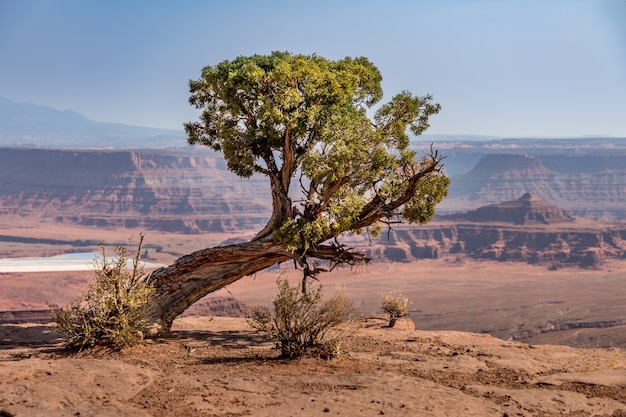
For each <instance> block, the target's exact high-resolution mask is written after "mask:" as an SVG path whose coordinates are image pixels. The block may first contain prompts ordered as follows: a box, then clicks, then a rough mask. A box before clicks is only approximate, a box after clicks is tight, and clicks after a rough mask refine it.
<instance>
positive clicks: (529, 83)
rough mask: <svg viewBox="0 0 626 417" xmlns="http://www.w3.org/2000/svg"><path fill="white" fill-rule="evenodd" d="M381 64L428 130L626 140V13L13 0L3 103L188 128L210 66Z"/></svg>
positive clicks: (6, 9)
mask: <svg viewBox="0 0 626 417" xmlns="http://www.w3.org/2000/svg"><path fill="white" fill-rule="evenodd" d="M273 50H281V51H284V50H287V51H290V52H293V53H303V54H311V53H317V54H318V55H321V56H324V57H327V58H331V59H336V58H342V57H345V56H366V57H368V58H369V59H370V60H371V61H372V62H374V64H376V65H377V66H378V68H379V69H380V70H381V72H382V75H383V78H384V81H383V88H384V90H385V97H386V99H388V98H390V97H391V96H392V95H393V94H395V93H397V92H399V91H401V90H409V91H411V92H413V93H414V94H418V95H422V94H427V93H431V94H433V95H434V97H435V100H436V101H438V102H439V103H441V105H442V107H443V109H442V111H441V113H440V114H439V115H437V116H435V117H434V118H433V119H432V123H431V129H430V130H429V131H428V132H427V133H446V134H478V135H494V136H551V137H554V136H581V135H593V134H600V135H613V136H626V0H554V1H551V0H520V1H515V0H497V1H496V0H475V1H472V0H467V1H461V0H456V1H455V0H430V1H426V0H423V1H420V0H402V1H400V0H399V1H393V0H387V1H380V0H376V1H372V0H359V1H341V0H332V1H326V0H316V1H310V2H303V1H273V0H264V1H260V0H250V1H245V0H229V1H225V0H224V1H220V0H215V1H209V0H206V1H156V0H150V1H149V0H145V1H129V0H119V1H118V0H106V1H85V0H41V1H39V0H0V96H4V97H7V98H9V99H11V100H14V101H18V102H31V103H39V104H45V105H49V106H52V107H55V108H57V109H60V110H65V109H71V110H74V111H77V112H79V113H82V114H85V115H86V116H88V117H90V118H92V119H95V120H102V121H110V122H120V123H127V124H136V125H142V126H153V127H164V128H175V129H181V128H182V124H183V123H184V122H186V121H189V120H195V119H196V118H197V114H198V112H197V111H196V110H195V109H193V108H192V107H191V106H190V105H189V104H188V102H187V98H188V86H187V84H188V81H189V79H190V78H194V79H195V78H198V77H199V75H200V71H201V69H202V67H204V66H205V65H214V64H217V63H219V62H220V61H223V60H225V59H233V58H235V57H236V56H239V55H251V54H255V53H259V54H266V53H269V52H271V51H273Z"/></svg>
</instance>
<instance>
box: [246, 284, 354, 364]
mask: <svg viewBox="0 0 626 417" xmlns="http://www.w3.org/2000/svg"><path fill="white" fill-rule="evenodd" d="M273 304H274V316H272V314H271V312H270V309H269V308H267V307H259V308H256V309H255V310H254V311H253V314H252V318H251V319H250V325H251V326H252V327H253V328H255V329H256V330H258V331H260V332H262V333H264V334H265V335H267V336H269V337H270V338H271V339H272V340H275V341H276V342H277V344H278V345H279V346H280V349H281V353H282V356H284V357H287V358H294V357H299V356H302V355H306V354H311V355H315V356H320V357H323V358H333V357H336V356H337V355H338V354H339V352H340V350H339V347H340V343H341V339H342V335H343V333H342V332H341V331H340V330H339V326H340V325H342V324H343V323H345V322H346V321H347V320H348V319H349V318H350V315H351V314H352V313H353V312H354V310H355V308H354V306H353V305H352V303H351V302H350V301H349V300H348V299H347V298H346V296H345V295H344V294H343V293H337V294H335V295H334V296H333V297H332V298H330V299H328V300H324V299H323V294H322V291H321V287H318V288H316V289H312V290H310V291H307V292H306V293H304V294H303V293H301V292H300V291H299V289H298V287H297V286H291V285H290V284H289V282H288V281H287V280H286V279H284V278H281V279H279V280H278V295H277V297H276V298H275V299H274V303H273Z"/></svg>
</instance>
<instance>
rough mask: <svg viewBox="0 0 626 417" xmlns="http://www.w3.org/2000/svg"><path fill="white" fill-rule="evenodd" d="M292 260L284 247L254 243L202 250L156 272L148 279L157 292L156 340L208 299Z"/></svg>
mask: <svg viewBox="0 0 626 417" xmlns="http://www.w3.org/2000/svg"><path fill="white" fill-rule="evenodd" d="M289 258H290V254H289V253H288V252H286V251H285V250H284V245H283V244H282V243H276V242H273V241H252V242H247V243H240V244H235V245H229V246H223V247H216V248H208V249H202V250H199V251H197V252H194V253H192V254H190V255H186V256H183V257H182V258H180V259H178V260H177V261H176V262H175V263H174V264H173V265H170V266H168V267H166V268H160V269H157V270H155V271H154V272H152V274H150V277H149V278H148V279H149V281H150V282H151V283H153V284H154V285H155V286H156V289H157V295H156V297H157V299H156V301H155V302H154V303H153V304H152V306H151V310H150V319H151V320H152V323H153V332H154V334H153V336H157V335H159V334H163V333H167V332H169V330H170V327H171V325H172V322H173V321H174V319H175V318H176V317H177V316H178V315H180V314H181V313H183V312H184V311H185V310H186V309H187V308H189V307H190V306H191V305H192V304H193V303H195V302H196V301H198V300H199V299H200V298H202V297H204V296H205V295H207V294H209V293H211V292H214V291H217V290H219V289H221V288H224V287H225V286H227V285H229V284H232V283H233V282H235V281H237V280H238V279H240V278H243V277H245V276H247V275H251V274H254V273H255V272H258V271H261V270H263V269H265V268H267V267H269V266H272V265H274V264H277V263H280V262H283V261H286V260H288V259H289Z"/></svg>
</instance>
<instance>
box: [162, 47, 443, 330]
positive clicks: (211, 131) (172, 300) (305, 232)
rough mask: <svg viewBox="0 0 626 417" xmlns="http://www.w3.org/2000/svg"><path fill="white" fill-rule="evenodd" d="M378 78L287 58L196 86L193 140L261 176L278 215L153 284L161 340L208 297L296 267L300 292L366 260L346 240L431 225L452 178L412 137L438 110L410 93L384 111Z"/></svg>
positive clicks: (306, 58) (242, 61)
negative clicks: (285, 266)
mask: <svg viewBox="0 0 626 417" xmlns="http://www.w3.org/2000/svg"><path fill="white" fill-rule="evenodd" d="M381 81H382V76H381V74H380V72H379V71H378V69H377V68H376V67H375V66H374V65H373V64H372V63H371V62H370V61H369V60H368V59H367V58H362V57H361V58H344V59H340V60H337V61H333V60H328V59H325V58H322V57H320V56H317V55H293V54H290V53H289V52H273V53H272V54H270V55H252V56H249V57H245V56H242V57H238V58H236V59H234V60H232V61H228V60H227V61H223V62H221V63H219V64H217V65H215V66H207V67H205V68H204V69H203V70H202V75H201V77H200V78H199V79H197V80H192V81H190V85H189V86H190V92H191V96H190V99H189V101H190V103H191V104H192V105H194V106H195V107H197V108H198V109H200V110H202V113H201V115H200V117H199V120H198V121H195V122H189V123H186V124H185V130H186V132H187V134H188V140H189V143H190V144H201V145H205V146H208V147H209V148H211V149H213V150H215V151H219V152H222V153H223V155H224V158H225V159H226V162H227V165H228V168H229V169H230V170H231V171H232V172H234V173H235V174H237V175H239V176H241V177H243V178H248V177H250V176H252V175H255V174H256V175H265V176H266V177H267V178H268V179H269V185H270V189H271V196H272V215H271V218H270V219H269V221H268V223H267V225H266V226H265V227H264V228H263V229H262V230H261V231H259V233H258V234H257V235H256V236H255V237H254V238H253V239H252V240H251V241H250V242H245V243H239V244H233V245H228V246H222V247H213V248H207V249H202V250H199V251H197V252H194V253H192V254H190V255H186V256H183V257H182V258H180V259H178V260H177V261H176V262H175V263H174V264H172V265H170V266H169V267H167V268H161V269H159V270H156V271H154V272H153V273H152V274H151V275H150V280H151V282H152V283H153V284H154V285H155V288H156V297H155V301H154V303H153V305H152V306H151V312H150V316H151V320H152V321H153V323H154V329H153V330H154V333H155V334H157V333H162V332H163V331H167V330H168V329H169V328H170V326H171V324H172V322H173V320H174V319H175V318H176V317H177V316H178V315H179V314H181V313H182V312H184V311H185V310H186V309H187V308H188V307H189V306H191V305H192V304H193V303H194V302H196V301H197V300H199V299H200V298H202V297H204V296H205V295H207V294H209V293H211V292H213V291H217V290H219V289H221V288H223V287H225V286H227V285H229V284H230V283H233V282H235V281H237V280H238V279H240V278H242V277H244V276H246V275H250V274H253V273H255V272H258V271H260V270H262V269H265V268H267V267H269V266H271V265H274V264H277V263H281V262H284V261H287V260H289V259H292V260H294V261H295V262H296V263H297V264H298V265H299V266H300V267H301V268H302V270H303V273H304V279H303V290H304V289H306V282H307V278H308V277H311V276H312V277H315V276H316V275H317V274H318V273H319V272H321V271H323V270H325V269H323V268H321V267H319V266H318V262H317V261H318V260H323V261H326V262H328V263H329V265H330V267H331V269H332V267H334V266H335V265H338V264H357V263H361V262H367V261H368V258H367V257H366V255H365V254H364V253H361V252H358V251H355V250H354V249H353V248H349V247H346V246H345V245H343V244H342V243H341V241H340V239H339V236H340V235H342V234H343V233H346V232H348V233H361V232H364V231H367V232H368V233H371V234H376V233H377V232H378V231H379V230H380V229H381V226H383V225H384V224H385V223H387V224H388V225H389V226H391V224H392V223H396V222H401V221H408V222H418V223H424V222H427V221H429V220H431V219H432V218H433V216H434V213H435V206H436V205H437V203H439V202H440V201H441V199H443V198H444V197H445V196H446V194H447V192H448V184H449V180H448V178H447V177H446V176H445V174H444V173H443V170H442V163H441V160H442V158H441V157H440V155H439V153H438V152H437V151H436V150H434V149H433V148H432V146H431V148H430V151H429V153H424V154H423V155H422V156H420V157H417V155H416V152H415V151H414V150H412V149H411V147H410V141H409V134H410V133H412V134H414V135H419V134H421V133H422V132H423V131H424V130H426V129H427V128H428V120H429V117H430V116H432V115H434V114H436V113H437V112H439V110H440V106H439V104H436V103H434V102H433V99H432V97H431V96H430V95H425V96H414V95H412V94H411V93H410V92H408V91H403V92H400V93H398V94H397V95H395V96H394V97H392V98H391V100H390V101H388V102H386V103H382V104H381V103H380V101H381V99H382V97H383V91H382V88H381Z"/></svg>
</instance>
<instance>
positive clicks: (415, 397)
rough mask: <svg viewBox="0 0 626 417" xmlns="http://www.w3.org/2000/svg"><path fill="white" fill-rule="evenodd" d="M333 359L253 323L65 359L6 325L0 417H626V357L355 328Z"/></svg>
mask: <svg viewBox="0 0 626 417" xmlns="http://www.w3.org/2000/svg"><path fill="white" fill-rule="evenodd" d="M358 324H359V327H358V329H357V330H355V331H354V332H351V333H350V334H349V336H348V337H347V339H346V341H345V344H344V350H345V353H344V354H343V355H342V357H340V358H339V359H335V360H330V361H327V360H322V359H317V358H304V359H297V360H283V359H280V358H279V357H278V356H279V352H278V351H277V350H276V349H275V348H274V346H273V344H272V343H270V342H268V341H266V340H264V339H263V338H261V337H260V336H259V335H258V334H257V333H255V332H254V331H252V330H251V329H250V328H249V327H248V325H247V322H246V320H245V319H237V318H217V317H216V318H207V317H184V318H181V319H178V320H177V321H176V322H175V328H174V332H173V333H172V335H171V337H169V338H166V339H162V340H158V341H156V342H151V343H148V344H146V345H144V346H139V347H135V348H132V349H129V350H127V351H124V352H121V353H111V352H108V351H85V352H81V353H78V354H69V353H68V352H66V351H65V350H64V349H63V345H62V341H61V340H60V339H59V338H58V335H56V334H55V333H54V331H53V329H51V328H50V327H49V326H45V325H25V324H23V325H3V326H0V416H3V417H8V416H15V417H21V416H33V417H35V416H46V417H48V416H52V417H54V416H88V415H97V416H168V417H176V416H189V415H194V416H231V417H233V416H317V415H319V416H327V415H340V416H341V415H342V416H355V415H360V416H368V415H372V416H374V415H391V416H481V417H484V416H498V417H504V416H509V417H512V416H612V417H618V416H626V370H625V369H626V351H624V350H622V349H616V348H614V349H574V348H570V347H565V346H551V345H542V346H530V345H527V344H522V343H518V342H506V341H502V340H500V339H496V338H493V337H491V336H488V335H479V334H472V333H462V332H455V331H419V330H414V329H413V327H412V323H404V325H403V326H401V327H400V328H394V329H389V328H386V327H385V324H386V322H385V321H384V320H383V319H381V318H379V317H368V318H361V319H360V320H359V321H358Z"/></svg>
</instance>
